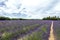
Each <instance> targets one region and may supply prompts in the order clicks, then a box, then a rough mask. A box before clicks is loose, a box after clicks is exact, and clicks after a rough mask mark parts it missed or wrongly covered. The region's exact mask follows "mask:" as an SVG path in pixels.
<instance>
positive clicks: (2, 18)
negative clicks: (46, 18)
mask: <svg viewBox="0 0 60 40" xmlns="http://www.w3.org/2000/svg"><path fill="white" fill-rule="evenodd" d="M0 20H26V19H23V18H9V17H4V16H0Z"/></svg>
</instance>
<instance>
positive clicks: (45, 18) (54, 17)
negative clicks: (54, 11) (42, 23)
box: [43, 16, 60, 20]
mask: <svg viewBox="0 0 60 40" xmlns="http://www.w3.org/2000/svg"><path fill="white" fill-rule="evenodd" d="M43 20H60V18H59V16H58V17H57V16H53V17H50V16H49V17H44V18H43Z"/></svg>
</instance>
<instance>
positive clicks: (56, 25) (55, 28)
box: [53, 21, 60, 40]
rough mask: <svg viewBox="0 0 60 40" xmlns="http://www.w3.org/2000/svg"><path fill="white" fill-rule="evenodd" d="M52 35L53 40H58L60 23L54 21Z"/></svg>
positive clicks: (59, 39) (59, 37) (59, 38)
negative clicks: (53, 36)
mask: <svg viewBox="0 0 60 40" xmlns="http://www.w3.org/2000/svg"><path fill="white" fill-rule="evenodd" d="M53 29H54V35H55V40H60V21H54V27H53Z"/></svg>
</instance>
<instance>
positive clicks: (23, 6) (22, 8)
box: [0, 0, 60, 19]
mask: <svg viewBox="0 0 60 40" xmlns="http://www.w3.org/2000/svg"><path fill="white" fill-rule="evenodd" d="M0 16H6V17H17V18H33V19H40V18H43V17H47V16H60V0H0Z"/></svg>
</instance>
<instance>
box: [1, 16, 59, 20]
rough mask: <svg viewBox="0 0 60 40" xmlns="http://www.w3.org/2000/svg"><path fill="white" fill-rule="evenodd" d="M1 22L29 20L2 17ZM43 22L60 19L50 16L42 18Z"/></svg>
mask: <svg viewBox="0 0 60 40" xmlns="http://www.w3.org/2000/svg"><path fill="white" fill-rule="evenodd" d="M0 20H28V19H24V18H9V17H3V16H0ZM39 20H40V19H39ZM42 20H60V18H59V17H57V16H53V17H50V16H49V17H44V18H42Z"/></svg>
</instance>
